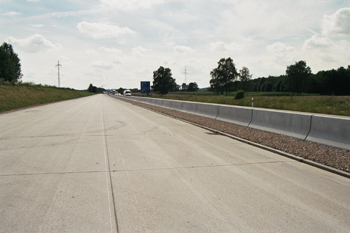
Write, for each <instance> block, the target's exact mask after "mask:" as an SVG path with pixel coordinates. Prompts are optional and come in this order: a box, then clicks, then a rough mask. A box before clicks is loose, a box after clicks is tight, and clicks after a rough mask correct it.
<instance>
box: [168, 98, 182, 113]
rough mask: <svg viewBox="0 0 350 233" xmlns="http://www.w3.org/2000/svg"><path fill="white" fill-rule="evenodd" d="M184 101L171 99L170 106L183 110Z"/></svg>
mask: <svg viewBox="0 0 350 233" xmlns="http://www.w3.org/2000/svg"><path fill="white" fill-rule="evenodd" d="M182 103H183V101H177V100H171V101H170V108H171V109H175V110H178V111H181V110H182Z"/></svg>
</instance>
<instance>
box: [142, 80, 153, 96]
mask: <svg viewBox="0 0 350 233" xmlns="http://www.w3.org/2000/svg"><path fill="white" fill-rule="evenodd" d="M149 93H151V82H149V81H141V94H149Z"/></svg>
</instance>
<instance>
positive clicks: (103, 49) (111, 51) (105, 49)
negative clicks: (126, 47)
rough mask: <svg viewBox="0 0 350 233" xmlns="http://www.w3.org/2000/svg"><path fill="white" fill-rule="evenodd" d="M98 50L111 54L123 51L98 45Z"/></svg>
mask: <svg viewBox="0 0 350 233" xmlns="http://www.w3.org/2000/svg"><path fill="white" fill-rule="evenodd" d="M98 50H99V51H101V52H104V53H111V54H120V53H123V51H121V50H119V49H116V48H106V47H100V48H99V49H98Z"/></svg>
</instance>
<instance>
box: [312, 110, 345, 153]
mask: <svg viewBox="0 0 350 233" xmlns="http://www.w3.org/2000/svg"><path fill="white" fill-rule="evenodd" d="M306 140H307V141H310V142H316V143H320V144H324V145H328V146H334V147H338V148H341V149H345V150H350V118H347V117H344V118H342V117H331V116H320V115H315V116H312V124H311V131H310V134H309V136H308V137H307V138H306Z"/></svg>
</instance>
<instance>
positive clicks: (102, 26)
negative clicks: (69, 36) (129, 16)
mask: <svg viewBox="0 0 350 233" xmlns="http://www.w3.org/2000/svg"><path fill="white" fill-rule="evenodd" d="M77 28H78V30H79V32H81V33H84V34H88V35H90V36H91V37H92V38H94V39H104V38H114V37H115V38H118V37H123V36H126V35H135V34H136V32H134V31H132V30H131V29H129V28H128V27H119V26H117V25H114V24H111V23H88V22H85V21H83V22H81V23H79V24H78V25H77Z"/></svg>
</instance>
